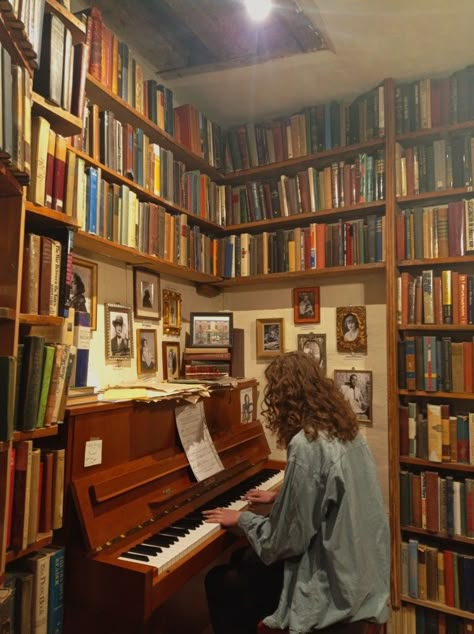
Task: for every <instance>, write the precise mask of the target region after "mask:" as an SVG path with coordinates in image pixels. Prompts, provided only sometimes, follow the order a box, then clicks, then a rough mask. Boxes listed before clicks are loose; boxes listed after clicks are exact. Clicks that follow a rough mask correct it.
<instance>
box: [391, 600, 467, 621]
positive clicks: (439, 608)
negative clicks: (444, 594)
mask: <svg viewBox="0 0 474 634" xmlns="http://www.w3.org/2000/svg"><path fill="white" fill-rule="evenodd" d="M401 599H402V601H405V602H406V603H413V604H414V605H419V606H421V607H423V608H428V609H429V610H435V611H436V612H444V613H445V614H452V615H453V616H458V617H460V618H461V619H467V620H468V621H472V620H474V614H473V613H472V612H465V611H464V610H459V609H458V608H451V607H449V605H444V604H443V603H435V602H434V601H427V600H423V601H422V600H421V599H413V598H412V597H408V596H402V597H401Z"/></svg>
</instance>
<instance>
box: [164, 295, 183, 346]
mask: <svg viewBox="0 0 474 634" xmlns="http://www.w3.org/2000/svg"><path fill="white" fill-rule="evenodd" d="M180 333H181V293H177V292H176V291H170V290H169V289H164V290H163V334H165V335H174V336H178V335H180Z"/></svg>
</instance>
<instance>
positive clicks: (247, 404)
mask: <svg viewBox="0 0 474 634" xmlns="http://www.w3.org/2000/svg"><path fill="white" fill-rule="evenodd" d="M253 419H254V415H253V388H251V387H246V388H244V389H243V390H240V422H241V423H251V422H252V421H253Z"/></svg>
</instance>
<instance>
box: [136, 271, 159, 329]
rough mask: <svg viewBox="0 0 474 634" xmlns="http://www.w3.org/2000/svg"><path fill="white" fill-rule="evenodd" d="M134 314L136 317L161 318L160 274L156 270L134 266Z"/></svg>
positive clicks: (149, 319) (152, 319)
mask: <svg viewBox="0 0 474 634" xmlns="http://www.w3.org/2000/svg"><path fill="white" fill-rule="evenodd" d="M133 314H134V316H135V318H136V319H142V320H147V321H159V320H160V276H159V274H158V273H155V271H150V270H148V269H144V268H140V267H134V269H133Z"/></svg>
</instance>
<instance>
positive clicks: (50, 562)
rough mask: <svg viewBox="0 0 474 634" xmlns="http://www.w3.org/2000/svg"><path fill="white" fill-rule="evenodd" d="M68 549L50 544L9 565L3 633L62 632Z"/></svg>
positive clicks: (6, 577)
mask: <svg viewBox="0 0 474 634" xmlns="http://www.w3.org/2000/svg"><path fill="white" fill-rule="evenodd" d="M64 568H65V551H64V548H62V547H59V546H57V547H55V546H51V547H48V548H42V549H41V550H38V551H35V552H33V553H30V554H29V555H27V556H26V557H24V558H23V559H21V560H20V561H18V562H15V564H12V565H10V566H9V567H8V569H7V572H6V575H5V582H4V586H3V588H4V590H3V592H4V594H3V596H2V599H3V600H2V628H3V631H4V632H22V633H23V632H44V634H60V633H61V632H62V631H63V620H64V617H63V614H64Z"/></svg>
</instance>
